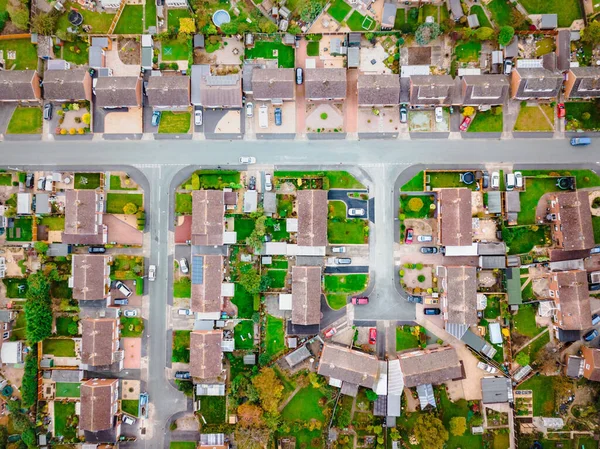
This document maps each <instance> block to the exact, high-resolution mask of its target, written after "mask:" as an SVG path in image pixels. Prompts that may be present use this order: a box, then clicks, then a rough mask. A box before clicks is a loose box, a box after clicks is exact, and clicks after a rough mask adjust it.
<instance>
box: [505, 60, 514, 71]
mask: <svg viewBox="0 0 600 449" xmlns="http://www.w3.org/2000/svg"><path fill="white" fill-rule="evenodd" d="M512 68H513V62H512V59H505V60H504V74H505V75H510V72H512Z"/></svg>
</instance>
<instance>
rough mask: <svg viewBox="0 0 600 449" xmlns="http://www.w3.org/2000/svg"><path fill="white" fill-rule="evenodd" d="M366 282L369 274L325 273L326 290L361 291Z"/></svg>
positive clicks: (340, 291) (339, 291)
mask: <svg viewBox="0 0 600 449" xmlns="http://www.w3.org/2000/svg"><path fill="white" fill-rule="evenodd" d="M368 284H369V275H367V274H346V275H325V291H326V292H334V293H356V292H362V291H363V290H364V289H365V288H367V285H368Z"/></svg>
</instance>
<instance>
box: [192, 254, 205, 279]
mask: <svg viewBox="0 0 600 449" xmlns="http://www.w3.org/2000/svg"><path fill="white" fill-rule="evenodd" d="M203 282H204V257H202V256H192V284H202V283H203Z"/></svg>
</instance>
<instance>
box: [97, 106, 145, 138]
mask: <svg viewBox="0 0 600 449" xmlns="http://www.w3.org/2000/svg"><path fill="white" fill-rule="evenodd" d="M103 115H104V117H94V129H96V122H97V121H98V120H99V119H100V120H101V119H102V118H103V119H104V124H103V128H104V131H102V132H104V133H106V134H139V133H141V132H142V131H143V127H142V118H143V117H142V116H143V109H142V108H122V109H118V110H114V109H113V110H106V111H104V114H103ZM96 132H99V131H96Z"/></svg>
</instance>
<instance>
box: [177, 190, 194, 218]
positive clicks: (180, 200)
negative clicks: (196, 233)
mask: <svg viewBox="0 0 600 449" xmlns="http://www.w3.org/2000/svg"><path fill="white" fill-rule="evenodd" d="M175 212H176V213H178V214H180V215H192V194H191V193H179V192H177V193H175Z"/></svg>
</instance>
